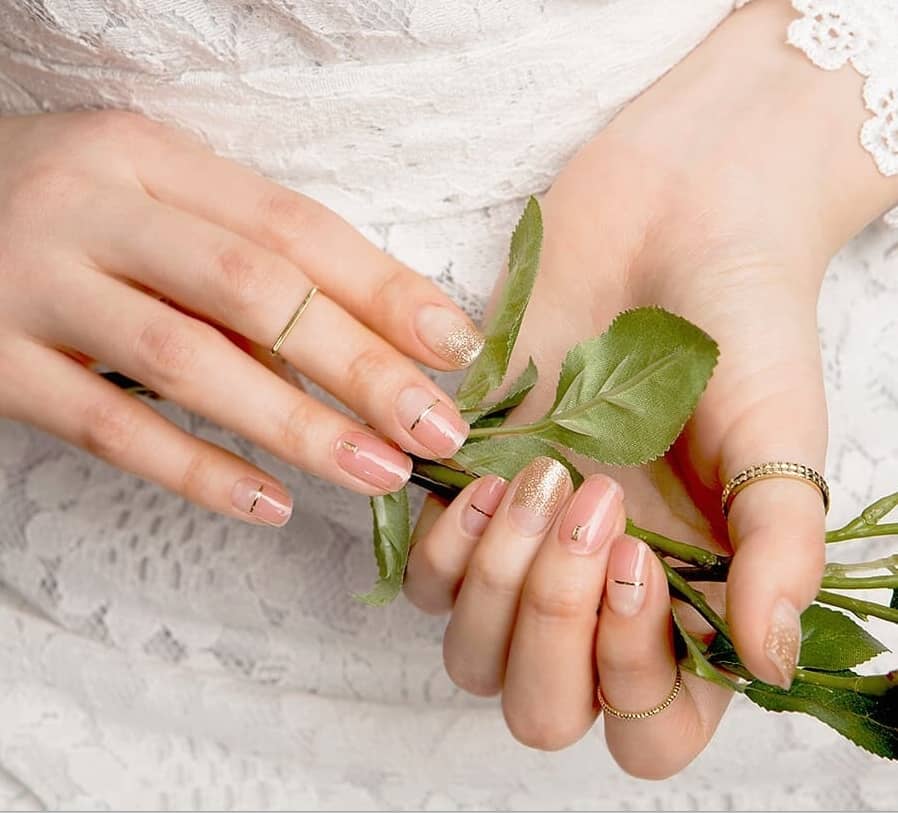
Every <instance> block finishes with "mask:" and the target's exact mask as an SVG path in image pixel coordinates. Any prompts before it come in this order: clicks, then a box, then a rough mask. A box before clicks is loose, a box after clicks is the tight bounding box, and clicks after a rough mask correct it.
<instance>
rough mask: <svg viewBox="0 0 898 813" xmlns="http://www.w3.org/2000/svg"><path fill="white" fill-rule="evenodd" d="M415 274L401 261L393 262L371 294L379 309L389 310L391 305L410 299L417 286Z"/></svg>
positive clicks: (374, 303)
mask: <svg viewBox="0 0 898 813" xmlns="http://www.w3.org/2000/svg"><path fill="white" fill-rule="evenodd" d="M416 281H417V280H416V279H415V276H414V275H413V274H412V273H411V272H410V271H409V270H408V269H407V268H405V266H403V265H401V264H400V263H393V264H391V267H390V270H389V271H388V272H387V273H386V275H385V276H384V277H383V279H382V280H381V281H380V282H379V284H378V285H377V288H375V290H374V292H373V293H372V296H371V303H372V305H373V307H374V308H376V309H378V310H389V309H390V306H391V305H393V304H396V303H401V302H403V301H406V300H407V299H408V295H409V293H410V292H413V291H414V290H415V288H416V287H417V286H415V285H414V283H415V282H416Z"/></svg>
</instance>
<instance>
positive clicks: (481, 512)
mask: <svg viewBox="0 0 898 813" xmlns="http://www.w3.org/2000/svg"><path fill="white" fill-rule="evenodd" d="M471 508H473V509H474V510H475V511H476V512H477V513H478V514H483V516H485V517H486V518H487V519H492V518H493V515H492V514H487V513H486V511H484V510H483V509H482V508H478V507H477V506H476V505H474V504H473V503H472V504H471Z"/></svg>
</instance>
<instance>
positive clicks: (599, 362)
mask: <svg viewBox="0 0 898 813" xmlns="http://www.w3.org/2000/svg"><path fill="white" fill-rule="evenodd" d="M716 363H717V344H716V343H715V342H714V340H713V339H711V338H710V337H709V336H708V335H707V334H706V333H704V332H703V331H702V330H700V329H699V328H698V327H696V326H695V325H693V324H692V323H691V322H688V321H687V320H686V319H683V318H682V317H680V316H676V315H674V314H672V313H668V312H667V311H665V310H663V309H662V308H656V307H648V308H637V309H635V310H630V311H624V312H623V313H621V314H620V315H619V316H618V317H617V318H616V319H615V320H614V321H613V322H612V323H611V326H610V327H609V328H608V330H607V331H605V333H603V334H602V335H601V336H598V337H597V338H594V339H589V340H588V341H585V342H583V343H581V344H579V345H577V346H576V347H574V348H573V349H572V350H571V351H570V352H569V353H568V354H567V357H566V358H565V360H564V365H563V366H562V369H561V375H560V377H559V381H558V389H557V391H556V395H555V404H554V405H553V407H552V410H551V411H550V413H549V414H548V415H547V416H546V418H545V419H544V420H543V421H541V422H540V425H542V424H545V426H544V427H542V428H541V429H540V430H539V435H540V436H542V437H544V438H546V439H547V440H551V441H553V442H556V443H560V444H562V445H564V446H567V447H568V448H570V449H573V450H574V451H576V452H580V453H581V454H585V455H588V456H589V457H592V458H593V459H595V460H598V461H600V462H603V463H612V464H617V465H638V464H641V463H645V462H647V461H649V460H653V459H654V458H656V457H659V456H660V455H662V454H664V453H665V452H666V451H667V450H668V449H669V448H670V446H671V444H672V443H673V442H674V440H676V438H677V435H679V434H680V432H681V431H682V429H683V426H684V425H685V423H686V421H687V419H688V418H689V416H690V415H691V414H692V411H693V410H694V409H695V405H696V404H697V403H698V399H699V397H700V396H701V394H702V392H703V391H704V389H705V387H706V385H707V383H708V379H709V378H710V377H711V373H712V372H713V370H714V366H715V364H716Z"/></svg>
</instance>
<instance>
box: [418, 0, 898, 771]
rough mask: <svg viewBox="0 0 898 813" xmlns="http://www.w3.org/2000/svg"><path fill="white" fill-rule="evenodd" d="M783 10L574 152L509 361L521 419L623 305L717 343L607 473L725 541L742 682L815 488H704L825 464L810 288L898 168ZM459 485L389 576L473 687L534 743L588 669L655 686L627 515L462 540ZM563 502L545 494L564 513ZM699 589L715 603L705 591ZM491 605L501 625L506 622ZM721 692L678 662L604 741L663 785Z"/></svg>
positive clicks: (586, 684) (788, 603)
mask: <svg viewBox="0 0 898 813" xmlns="http://www.w3.org/2000/svg"><path fill="white" fill-rule="evenodd" d="M793 15H794V13H793V12H792V10H791V6H790V4H789V3H787V2H784V1H781V0H757V2H755V3H752V4H750V5H749V6H748V7H746V8H745V9H743V10H741V11H739V12H736V13H735V14H733V15H732V16H731V17H730V18H728V20H727V21H726V22H725V23H724V24H722V25H721V26H720V27H719V29H718V30H717V31H715V32H714V33H713V34H712V35H711V36H710V37H709V38H708V39H707V40H706V41H705V42H704V43H703V44H702V45H701V46H700V47H699V48H698V49H696V51H694V52H693V53H692V54H691V55H690V56H689V57H688V58H687V59H685V60H684V61H683V62H682V63H680V64H679V65H678V66H677V67H676V68H674V69H673V70H672V71H671V72H670V73H669V74H667V75H666V76H665V77H663V78H662V79H661V80H660V81H659V82H658V83H656V84H655V85H654V86H653V87H652V88H650V89H649V90H648V91H647V92H645V93H644V94H643V95H642V96H641V97H640V98H638V99H637V100H636V101H635V102H634V103H633V104H631V105H630V106H629V107H628V108H626V109H625V110H624V111H623V112H622V113H621V114H620V115H619V116H618V118H617V119H615V121H614V122H612V124H611V125H610V126H609V127H607V128H606V129H605V130H604V131H603V132H602V133H600V134H599V135H598V136H597V137H596V138H595V139H594V140H593V141H592V142H590V143H589V144H587V145H585V146H584V148H583V149H582V150H580V152H579V153H578V154H577V155H576V156H574V158H573V159H572V161H571V162H570V164H569V165H568V166H567V168H566V169H565V170H564V171H563V172H562V173H561V175H560V176H559V178H558V179H557V180H556V182H555V184H554V185H553V186H552V188H551V190H550V191H549V192H548V194H547V195H546V196H545V199H544V200H543V202H542V207H543V215H544V221H545V242H544V249H543V256H542V265H541V270H540V274H539V277H538V279H537V283H536V287H535V290H534V295H533V298H532V300H531V304H530V307H529V309H528V312H527V315H526V318H525V320H524V324H523V328H522V331H521V336H520V339H519V341H518V345H517V348H516V355H515V358H514V359H513V363H512V369H511V373H512V374H514V373H515V372H516V371H517V370H519V369H521V368H522V367H523V365H524V364H525V362H526V359H527V357H528V356H533V358H534V359H535V361H536V363H537V366H538V368H539V370H540V373H541V375H540V383H539V385H538V386H537V388H536V389H535V390H534V391H533V393H531V395H530V396H529V397H528V398H527V400H526V401H525V402H524V404H522V406H521V407H520V408H519V409H518V411H517V412H516V413H515V415H514V416H513V418H512V420H513V421H514V422H521V423H523V422H527V421H530V420H533V419H534V418H535V417H537V416H539V415H542V414H543V413H544V411H545V409H546V407H547V405H548V404H549V403H551V399H552V395H553V391H554V382H555V375H554V374H553V371H555V370H557V369H558V368H559V366H560V363H561V360H562V358H563V356H564V353H565V352H566V350H567V348H569V347H570V346H572V345H573V344H575V343H577V342H579V341H582V340H583V339H584V338H586V337H589V336H593V335H595V334H596V333H599V332H601V331H602V330H604V329H605V327H607V325H608V323H609V322H610V320H611V319H612V318H613V316H614V315H615V314H616V313H617V312H619V311H621V310H623V309H625V308H630V307H634V306H641V305H648V304H657V305H661V306H663V307H665V308H667V309H669V310H671V311H674V312H676V313H679V314H681V315H683V316H685V317H687V318H688V319H690V320H691V321H693V322H695V323H696V324H698V325H699V326H700V327H702V328H703V329H704V330H706V331H707V332H708V333H709V334H710V335H712V336H713V337H714V338H715V339H716V340H717V341H718V343H719V345H720V348H721V357H720V363H719V366H718V369H717V370H716V372H715V374H714V377H713V379H712V381H711V383H710V385H709V387H708V390H707V391H706V393H705V395H704V396H703V398H702V400H701V402H700V404H699V407H698V410H697V412H696V414H695V416H694V418H693V419H692V421H691V422H690V423H689V425H688V426H687V428H686V430H685V432H684V434H683V436H682V437H681V439H680V440H679V441H678V442H677V444H676V445H675V447H674V448H673V449H672V450H671V452H670V453H669V454H668V455H667V456H666V457H665V458H664V459H662V460H659V461H657V462H655V463H653V464H651V465H648V466H645V467H642V468H639V469H626V470H620V469H618V470H613V471H610V474H612V475H613V476H614V478H615V479H616V480H617V481H618V482H619V484H620V486H621V489H622V493H623V495H625V496H624V500H625V504H626V513H627V514H628V515H629V516H631V517H632V518H633V519H634V520H635V521H636V522H637V523H638V524H639V525H641V526H642V527H646V528H652V529H656V530H658V531H660V532H662V533H665V534H668V535H670V536H672V537H674V538H677V539H682V540H684V541H687V542H690V543H693V544H699V545H704V546H706V547H709V548H711V549H714V550H726V551H730V550H732V551H735V558H734V561H733V565H732V569H731V572H730V578H729V582H728V584H727V585H726V596H725V605H726V606H725V610H726V615H727V617H728V620H729V622H730V625H731V629H732V631H733V635H734V642H735V644H736V647H737V649H738V651H739V654H740V656H741V658H742V660H743V663H745V664H746V666H747V667H748V668H749V669H750V670H751V671H752V672H754V674H755V675H757V676H758V677H760V678H761V679H763V680H765V681H767V682H770V683H776V684H780V685H787V684H788V682H789V681H790V679H791V670H792V666H793V663H792V662H791V660H792V659H793V658H794V656H795V655H796V654H797V653H796V652H795V642H796V634H797V631H796V630H794V629H790V628H789V624H790V623H791V624H793V625H794V624H795V621H796V618H797V613H798V612H800V611H801V610H803V609H804V608H805V607H806V606H807V605H808V604H809V603H810V602H811V600H812V599H813V597H814V595H815V594H816V592H817V589H818V587H819V582H820V577H821V573H822V567H823V563H824V542H823V532H824V511H823V505H822V500H821V498H820V494H819V493H818V492H817V491H816V490H814V489H813V488H810V487H808V486H807V485H806V484H804V483H800V482H795V481H789V480H783V479H777V480H769V481H764V482H760V483H755V484H753V485H752V486H751V487H750V488H748V489H746V490H745V491H743V492H742V493H741V494H739V495H738V497H736V498H735V500H734V501H733V503H732V508H731V511H730V515H729V521H728V522H726V521H724V519H723V517H722V515H721V512H720V507H719V499H720V492H721V490H722V486H723V484H724V483H726V482H727V480H729V479H730V478H731V477H732V476H734V475H735V474H736V473H737V472H738V471H740V470H741V469H743V468H745V467H747V466H749V465H752V464H756V463H761V462H765V461H769V460H791V461H796V462H801V463H805V464H807V465H810V466H812V467H813V468H816V469H817V470H819V471H823V470H824V458H825V450H826V428H827V421H826V404H825V400H824V392H823V383H822V373H821V363H820V353H819V346H818V340H817V332H816V302H817V296H818V292H819V288H820V283H821V280H822V277H823V273H824V270H825V268H826V265H827V262H828V260H829V258H830V257H831V255H832V254H833V253H834V252H835V251H836V250H837V249H838V247H839V246H841V245H842V244H843V243H844V242H845V241H846V240H847V239H849V238H850V237H851V236H852V235H853V234H855V233H856V232H857V231H858V230H859V229H861V228H862V227H863V226H864V225H865V224H866V223H868V222H869V221H870V220H872V219H873V218H875V217H876V216H877V215H878V214H880V213H881V212H882V211H884V210H885V209H887V208H888V207H889V206H890V205H891V204H893V203H894V201H895V200H898V180H896V179H894V178H893V179H886V178H883V177H881V176H879V175H878V174H877V172H876V169H875V166H874V164H873V162H872V160H871V159H870V157H869V156H868V155H867V154H866V153H865V152H864V151H863V150H862V148H861V147H860V146H859V144H858V141H857V132H858V128H859V126H860V123H861V121H863V119H864V112H863V108H862V104H861V101H860V99H861V80H860V78H859V77H858V76H857V75H856V74H854V73H853V72H852V71H851V70H850V69H847V68H846V69H844V70H842V71H838V72H833V73H830V72H824V71H820V70H819V69H817V68H815V67H813V66H812V65H811V64H810V63H809V62H808V61H807V60H806V59H805V57H804V56H803V55H802V54H801V53H800V52H798V51H796V50H795V49H792V48H789V47H787V46H786V45H785V44H784V43H783V40H784V32H785V30H786V27H787V25H788V22H789V20H790V19H791V18H792V17H793ZM824 133H825V138H824V137H822V134H824ZM559 314H563V318H559ZM580 462H582V461H580ZM583 468H584V470H585V471H594V470H596V467H594V466H593V467H590V466H589V464H585V465H584V466H583ZM519 477H520V475H519ZM516 485H517V482H515V483H512V484H511V485H510V486H509V487H508V488H509V491H511V490H513V489H514V488H516ZM474 487H475V486H474V485H472V486H471V488H472V489H473V488H474ZM584 488H585V486H584ZM469 498H470V494H469V493H468V492H467V491H466V492H465V493H463V494H462V495H460V496H459V497H458V498H457V499H456V501H455V502H454V503H453V504H452V505H451V506H450V507H449V508H448V509H447V510H446V511H445V512H443V513H440V512H441V506H439V505H438V504H437V503H436V502H435V501H433V500H431V502H430V503H429V504H428V505H427V506H426V507H425V511H424V513H423V515H422V520H421V523H420V524H419V527H418V529H417V532H416V539H417V544H416V546H415V548H414V550H413V552H412V559H411V562H410V566H409V576H408V581H407V585H406V593H407V595H408V597H409V599H410V600H411V601H412V602H413V603H415V604H417V605H418V606H420V607H421V608H422V609H424V610H426V611H429V612H451V613H452V616H451V619H450V623H449V626H448V628H447V632H446V637H445V641H444V658H445V663H446V668H447V671H448V673H449V675H450V677H451V678H452V679H453V680H454V681H455V682H456V683H457V684H458V685H459V686H460V687H461V688H463V689H466V690H468V691H470V692H472V693H475V694H497V693H501V694H502V704H503V709H504V712H505V716H506V719H507V721H508V726H509V729H510V730H511V732H512V734H514V736H516V737H517V738H518V739H519V740H521V741H522V742H524V743H525V744H527V745H531V746H534V747H538V748H547V749H555V748H560V747H564V746H565V745H569V744H571V743H572V742H574V741H575V740H577V739H578V738H579V737H581V736H582V735H583V734H584V733H585V732H586V731H587V730H588V729H589V727H590V726H591V725H592V723H593V721H594V719H595V717H596V714H597V710H596V708H595V705H596V704H595V702H594V697H595V689H596V684H595V679H596V676H597V678H598V682H599V683H600V684H601V686H602V691H603V693H604V695H605V697H606V698H607V699H608V700H609V701H610V702H611V703H612V704H613V705H614V706H616V707H617V708H619V709H623V710H625V711H640V710H644V709H648V708H651V707H652V706H654V705H655V704H657V703H659V702H660V701H661V700H663V699H664V697H665V696H666V695H667V694H668V692H669V691H670V689H671V686H672V685H673V680H674V672H675V670H674V665H673V653H672V647H671V630H670V620H669V609H670V600H669V597H668V594H667V587H666V582H665V580H664V577H663V572H662V571H661V568H660V565H659V564H658V562H657V560H656V559H655V558H654V557H648V561H647V562H646V563H645V564H644V579H643V580H644V582H645V586H644V588H643V589H644V590H645V595H644V596H643V597H642V599H641V605H640V607H639V609H638V610H636V611H635V612H634V611H632V602H630V603H628V602H627V600H626V597H624V600H621V597H620V595H618V596H617V600H615V598H614V597H613V596H612V595H611V591H612V590H617V587H609V589H608V590H607V591H606V590H605V589H604V588H605V583H606V580H608V579H611V581H609V582H608V583H609V585H611V584H614V582H613V578H611V577H612V576H613V574H612V573H611V570H613V569H614V568H612V567H610V566H609V564H608V562H612V563H613V562H617V563H618V565H617V566H618V569H619V568H620V566H621V565H620V561H618V560H620V559H621V558H622V557H623V558H624V559H627V557H629V558H630V559H632V555H633V548H632V546H633V543H632V542H631V541H628V540H626V539H624V541H621V540H620V537H619V534H620V530H619V528H620V527H621V526H619V525H618V526H617V527H618V530H617V531H612V532H610V533H609V536H608V538H607V539H605V541H604V542H603V544H602V546H601V547H600V548H599V550H598V551H597V552H595V553H593V554H591V555H590V556H586V557H584V556H576V555H572V554H571V553H570V551H569V550H567V551H565V549H564V545H562V543H561V542H560V537H559V535H558V533H557V532H556V531H555V530H552V529H550V530H549V531H548V532H547V533H546V534H545V536H544V537H541V538H540V539H539V540H534V539H532V538H528V539H527V540H526V542H525V543H524V544H522V542H521V539H520V535H519V534H517V533H516V532H515V531H514V529H512V528H510V526H509V522H508V513H507V511H506V510H505V509H504V508H503V505H504V503H503V505H500V506H499V508H498V509H497V511H496V513H495V514H494V516H493V518H492V519H490V520H489V523H488V524H487V525H486V528H485V530H483V535H482V537H479V538H476V537H473V536H471V535H470V534H466V533H465V532H464V525H463V523H462V519H461V518H462V516H463V512H464V510H465V506H466V505H467V503H466V500H469ZM505 499H506V500H507V499H508V498H507V497H506V498H505ZM574 499H576V497H574ZM568 510H570V509H569V504H567V505H562V506H561V507H559V509H558V513H557V515H556V516H557V517H558V518H559V519H558V522H560V523H561V524H562V525H563V524H564V521H565V520H564V516H565V512H566V511H568ZM620 511H621V512H622V511H623V509H622V508H621V509H620ZM622 516H623V514H622V513H620V514H619V515H618V522H620V521H621V518H622ZM554 527H555V526H553V528H554ZM618 545H619V546H620V550H619V551H618ZM628 546H629V547H628ZM484 548H485V551H484V550H483V549H484ZM572 561H573V562H574V563H575V565H576V566H572ZM627 561H629V559H627ZM625 564H626V562H625ZM470 581H473V582H474V586H473V587H470V586H469V582H470ZM484 585H486V586H487V587H488V588H490V589H484ZM618 587H619V585H618ZM603 597H604V599H606V600H603ZM715 599H716V600H717V603H718V605H719V606H720V607H721V608H722V605H723V599H724V597H723V595H722V594H717V595H716V596H715ZM600 601H601V602H602V603H601V611H600V613H599V616H598V619H596V609H595V608H596V607H597V606H598V605H599V602H600ZM497 602H500V603H501V606H502V609H501V610H500V609H498V608H497V604H496V603H497ZM784 607H785V608H787V611H785V612H784V610H783V608H784ZM487 618H501V619H502V622H501V624H500V625H499V626H500V627H501V629H495V628H490V625H489V624H487V623H486V622H485V621H483V619H487ZM478 619H479V620H480V623H477V620H478ZM690 623H692V624H694V619H693V621H692V622H690ZM693 628H694V629H696V631H697V632H700V633H701V632H703V631H706V630H703V629H702V628H701V627H700V626H694V627H693ZM771 656H773V657H771ZM727 702H728V697H727V693H726V691H725V690H723V689H721V688H719V687H717V686H713V685H710V684H708V683H705V682H703V681H701V680H698V679H696V678H694V677H693V676H691V675H685V676H684V687H683V691H682V692H681V693H680V696H679V697H678V698H677V700H676V701H675V702H674V703H673V704H672V705H671V706H670V708H668V709H667V710H666V711H664V712H663V713H661V714H659V715H657V716H654V717H652V718H650V719H648V720H642V721H625V720H619V719H612V718H611V717H608V719H606V721H605V737H606V740H607V743H608V747H609V749H610V751H611V753H612V755H613V756H614V757H615V759H616V760H617V761H618V762H619V764H620V765H621V766H622V767H623V768H624V770H626V771H628V772H630V773H631V774H634V775H636V776H641V777H647V778H662V777H665V776H669V775H671V774H673V773H675V772H677V771H679V770H681V769H682V768H683V767H685V766H686V765H687V764H688V763H689V762H690V761H691V760H692V759H693V758H694V757H695V756H696V755H697V754H698V753H699V752H700V751H701V750H702V749H703V748H704V747H705V745H706V744H707V743H708V741H709V739H710V737H711V736H712V734H713V731H714V729H715V728H716V726H717V723H718V721H719V719H720V717H721V715H722V714H723V711H724V709H725V707H726V704H727Z"/></svg>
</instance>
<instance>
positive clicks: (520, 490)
mask: <svg viewBox="0 0 898 813" xmlns="http://www.w3.org/2000/svg"><path fill="white" fill-rule="evenodd" d="M569 479H570V478H569V477H568V473H567V469H566V468H565V467H564V466H562V465H561V463H559V462H558V461H557V460H553V459H552V458H551V457H537V458H536V459H535V460H533V461H531V462H530V463H529V464H528V466H527V468H525V469H524V471H523V474H522V476H521V480H520V482H519V483H518V487H517V491H515V495H514V499H513V500H512V504H513V505H519V506H521V507H523V508H527V509H529V510H530V511H532V512H533V513H534V514H539V515H541V516H544V517H551V516H552V515H553V514H554V513H555V512H556V511H557V510H558V506H559V504H560V503H561V501H562V500H563V499H564V497H565V494H566V493H567V484H568V481H569Z"/></svg>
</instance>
